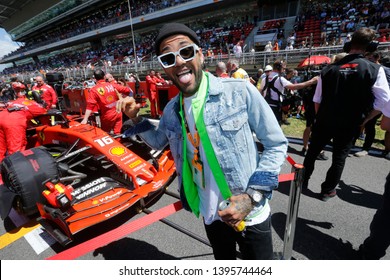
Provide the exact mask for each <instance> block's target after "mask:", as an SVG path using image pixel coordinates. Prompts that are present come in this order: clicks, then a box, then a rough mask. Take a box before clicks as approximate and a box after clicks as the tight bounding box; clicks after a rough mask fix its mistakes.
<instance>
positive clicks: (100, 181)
mask: <svg viewBox="0 0 390 280" xmlns="http://www.w3.org/2000/svg"><path fill="white" fill-rule="evenodd" d="M56 117H58V116H56ZM40 124H42V122H40ZM35 130H36V134H35V136H34V137H35V139H34V141H33V143H34V145H35V146H36V147H34V148H31V149H29V150H26V151H24V152H18V153H16V154H13V155H11V156H9V157H7V158H6V159H5V161H4V164H3V165H4V166H3V167H2V176H3V179H4V182H5V185H6V187H7V189H8V190H7V191H8V192H11V193H12V194H13V195H14V196H13V197H14V198H15V201H16V203H13V206H14V207H15V206H17V207H16V208H19V209H22V211H23V210H27V211H28V212H26V214H28V215H30V214H34V213H36V212H38V211H39V215H40V217H39V218H38V220H39V222H40V223H41V224H42V225H43V227H44V228H45V229H46V230H47V231H48V232H49V233H50V234H51V235H52V236H53V237H54V238H55V239H56V240H57V241H59V243H60V244H62V245H66V244H68V243H70V242H71V241H72V240H73V238H74V234H76V233H78V232H80V231H82V230H84V229H86V228H88V227H91V226H93V225H96V224H98V223H101V222H104V221H106V220H108V219H110V218H112V217H114V216H117V215H118V214H120V213H122V212H124V211H126V210H128V209H137V210H142V208H144V207H146V206H148V205H150V204H152V203H154V202H155V201H156V200H157V199H158V198H159V197H160V196H161V195H162V194H163V193H164V191H165V188H166V187H167V186H168V185H169V184H170V183H171V181H172V180H173V179H174V178H175V175H176V172H175V171H176V168H175V165H174V161H173V158H172V155H171V152H170V150H169V149H168V148H166V149H163V150H161V151H153V150H151V149H150V148H149V147H148V146H146V145H145V144H144V143H141V142H131V141H130V143H122V142H121V141H118V140H117V139H116V138H115V137H113V136H111V135H109V134H108V133H106V132H104V131H102V130H101V129H99V128H97V127H95V126H92V125H89V124H80V123H79V122H77V121H75V120H73V119H72V118H64V120H63V121H60V122H57V121H50V122H49V123H46V124H43V125H40V126H37V127H36V128H35ZM37 147H39V148H37ZM52 158H53V159H52ZM48 162H49V163H48ZM53 165H55V166H56V167H55V168H52V167H51V166H53ZM21 168H23V171H24V172H20V170H21ZM57 169H58V170H59V171H58V172H57ZM45 170H49V171H50V172H45ZM23 174H25V175H23ZM31 182H34V184H31ZM1 197H2V196H1V195H0V198H1ZM3 197H8V198H9V197H10V196H3ZM34 206H35V207H34ZM34 211H35V212H34Z"/></svg>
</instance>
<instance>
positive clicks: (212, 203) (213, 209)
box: [184, 94, 271, 226]
mask: <svg viewBox="0 0 390 280" xmlns="http://www.w3.org/2000/svg"><path fill="white" fill-rule="evenodd" d="M195 97H196V94H195V95H193V96H191V97H186V98H184V110H185V116H186V120H187V125H188V129H189V131H190V132H191V134H192V135H195V132H196V131H195V122H194V116H193V113H192V106H191V102H192V99H194V98H195ZM186 141H187V159H188V160H189V162H190V164H191V160H192V158H193V156H194V146H193V145H192V143H191V141H190V140H189V139H188V137H186ZM199 151H200V158H201V160H202V162H203V171H204V179H205V187H204V188H202V187H198V194H199V198H200V204H199V211H200V214H201V215H202V216H203V219H204V223H205V224H206V225H210V224H211V223H212V222H214V221H217V220H221V217H220V216H219V215H218V205H219V203H220V202H222V201H223V197H222V194H221V192H220V190H219V188H218V185H217V183H216V182H215V179H214V175H213V172H212V171H211V169H210V166H209V164H208V161H207V158H206V154H205V152H204V149H203V146H202V143H200V145H199ZM270 212H271V208H270V206H269V203H268V200H267V199H266V200H265V203H264V205H262V206H260V207H258V208H254V209H253V210H252V211H251V212H250V213H249V214H248V216H247V219H246V220H245V225H246V226H251V225H255V224H259V223H262V222H264V221H265V220H266V219H267V218H268V216H269V214H270Z"/></svg>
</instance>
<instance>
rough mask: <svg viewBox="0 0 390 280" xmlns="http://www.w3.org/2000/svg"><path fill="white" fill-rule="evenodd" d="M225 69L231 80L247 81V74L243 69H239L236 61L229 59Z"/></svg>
mask: <svg viewBox="0 0 390 280" xmlns="http://www.w3.org/2000/svg"><path fill="white" fill-rule="evenodd" d="M226 67H227V71H228V73H229V74H230V77H231V78H235V79H245V80H248V81H249V75H248V73H247V72H246V71H245V70H244V69H242V68H240V63H239V62H238V60H237V59H234V58H232V59H229V60H228V62H227V64H226Z"/></svg>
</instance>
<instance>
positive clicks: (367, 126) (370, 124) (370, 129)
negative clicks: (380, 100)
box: [354, 52, 390, 157]
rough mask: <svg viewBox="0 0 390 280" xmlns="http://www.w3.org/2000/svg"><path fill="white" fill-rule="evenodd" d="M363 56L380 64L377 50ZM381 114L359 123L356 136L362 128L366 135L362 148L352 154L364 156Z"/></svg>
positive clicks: (370, 143) (372, 141) (371, 141)
mask: <svg viewBox="0 0 390 280" xmlns="http://www.w3.org/2000/svg"><path fill="white" fill-rule="evenodd" d="M365 57H366V58H367V59H368V60H370V61H372V62H374V63H376V64H379V65H380V63H379V60H380V58H381V56H380V54H379V52H373V53H366V54H365ZM389 82H390V81H389ZM381 115H382V114H381V113H380V112H378V115H376V116H374V117H373V118H372V119H370V120H364V121H363V123H362V124H361V126H360V128H359V129H358V131H357V137H358V136H359V135H360V134H361V133H362V132H363V130H364V133H365V134H366V136H365V138H364V143H363V147H362V150H361V151H358V152H356V153H355V154H354V156H356V157H364V156H366V155H368V151H369V150H370V148H371V146H372V144H373V143H374V140H375V134H376V129H375V126H376V123H377V121H378V120H379V118H380V117H381ZM355 139H356V138H355Z"/></svg>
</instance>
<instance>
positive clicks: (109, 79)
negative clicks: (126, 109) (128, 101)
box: [104, 73, 133, 96]
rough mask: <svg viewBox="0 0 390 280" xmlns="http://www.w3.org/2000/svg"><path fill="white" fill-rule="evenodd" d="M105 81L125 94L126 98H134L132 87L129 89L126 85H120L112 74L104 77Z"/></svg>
mask: <svg viewBox="0 0 390 280" xmlns="http://www.w3.org/2000/svg"><path fill="white" fill-rule="evenodd" d="M104 79H105V81H106V82H109V83H110V84H112V85H113V86H114V88H115V89H116V90H117V91H118V92H119V93H121V94H122V96H123V94H125V95H126V96H133V91H132V90H131V88H130V87H127V86H125V85H121V84H120V83H118V81H117V80H115V78H114V77H113V76H112V74H110V73H107V74H106V75H105V76H104Z"/></svg>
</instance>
